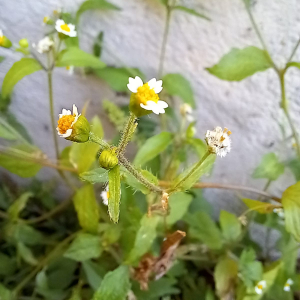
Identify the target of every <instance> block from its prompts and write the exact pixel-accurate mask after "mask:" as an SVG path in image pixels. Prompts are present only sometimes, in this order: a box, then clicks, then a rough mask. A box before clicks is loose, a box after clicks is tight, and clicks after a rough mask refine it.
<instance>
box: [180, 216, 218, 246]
mask: <svg viewBox="0 0 300 300" xmlns="http://www.w3.org/2000/svg"><path fill="white" fill-rule="evenodd" d="M185 220H186V222H187V223H188V224H189V225H190V226H191V228H190V235H191V236H192V237H194V238H197V239H199V240H201V241H202V242H203V243H205V244H206V245H207V246H208V247H209V248H210V249H216V250H218V249H221V248H222V235H221V231H220V229H219V228H218V227H217V225H216V224H215V222H214V221H213V220H212V218H211V217H210V216H209V215H208V214H207V213H205V212H203V211H198V212H196V213H194V214H189V215H188V216H186V218H185Z"/></svg>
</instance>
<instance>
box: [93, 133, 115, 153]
mask: <svg viewBox="0 0 300 300" xmlns="http://www.w3.org/2000/svg"><path fill="white" fill-rule="evenodd" d="M89 141H90V142H92V143H95V144H98V145H100V146H101V147H102V148H103V149H108V148H110V145H109V144H108V143H106V142H105V141H103V140H102V139H101V138H99V137H98V136H96V135H95V134H94V133H93V132H90V135H89Z"/></svg>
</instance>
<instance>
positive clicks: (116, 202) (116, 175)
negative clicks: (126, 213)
mask: <svg viewBox="0 0 300 300" xmlns="http://www.w3.org/2000/svg"><path fill="white" fill-rule="evenodd" d="M108 182H109V184H108V186H109V198H108V212H109V216H110V217H111V219H112V220H113V221H114V222H115V223H117V222H118V221H119V214H120V199H121V178H120V166H119V165H116V166H115V167H114V168H113V169H111V170H109V171H108Z"/></svg>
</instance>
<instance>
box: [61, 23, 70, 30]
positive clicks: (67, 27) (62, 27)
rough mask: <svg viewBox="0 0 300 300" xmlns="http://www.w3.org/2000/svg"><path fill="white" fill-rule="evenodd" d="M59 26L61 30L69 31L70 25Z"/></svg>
mask: <svg viewBox="0 0 300 300" xmlns="http://www.w3.org/2000/svg"><path fill="white" fill-rule="evenodd" d="M60 28H61V29H62V30H63V31H67V32H70V31H71V29H70V27H69V26H68V24H63V25H60Z"/></svg>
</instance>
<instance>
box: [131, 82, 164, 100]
mask: <svg viewBox="0 0 300 300" xmlns="http://www.w3.org/2000/svg"><path fill="white" fill-rule="evenodd" d="M135 97H136V99H137V100H138V102H139V103H143V104H144V105H146V104H147V101H153V102H155V103H157V102H158V100H159V97H158V95H157V94H156V93H155V92H154V89H150V86H149V85H148V83H145V84H144V85H143V86H140V87H139V88H138V89H137V93H136V95H135Z"/></svg>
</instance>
